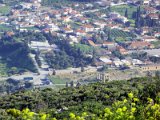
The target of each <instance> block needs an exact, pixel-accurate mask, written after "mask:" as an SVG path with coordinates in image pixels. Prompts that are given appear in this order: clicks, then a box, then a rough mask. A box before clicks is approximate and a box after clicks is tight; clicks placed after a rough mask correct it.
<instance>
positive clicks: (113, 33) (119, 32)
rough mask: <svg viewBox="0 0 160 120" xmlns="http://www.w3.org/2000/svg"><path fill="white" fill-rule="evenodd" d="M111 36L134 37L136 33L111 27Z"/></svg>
mask: <svg viewBox="0 0 160 120" xmlns="http://www.w3.org/2000/svg"><path fill="white" fill-rule="evenodd" d="M111 37H113V38H117V37H122V38H127V37H131V38H134V37H136V35H134V34H132V33H130V32H124V31H122V30H118V29H113V30H111Z"/></svg>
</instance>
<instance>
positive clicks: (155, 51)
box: [129, 48, 160, 56]
mask: <svg viewBox="0 0 160 120" xmlns="http://www.w3.org/2000/svg"><path fill="white" fill-rule="evenodd" d="M134 52H147V53H148V54H149V55H159V56H160V48H159V49H146V50H130V51H129V53H134Z"/></svg>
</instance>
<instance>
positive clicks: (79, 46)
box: [75, 43, 93, 53]
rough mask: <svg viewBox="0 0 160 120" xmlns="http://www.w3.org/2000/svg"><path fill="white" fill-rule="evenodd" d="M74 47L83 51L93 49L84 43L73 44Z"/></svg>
mask: <svg viewBox="0 0 160 120" xmlns="http://www.w3.org/2000/svg"><path fill="white" fill-rule="evenodd" d="M75 47H76V48H79V49H80V50H81V51H83V52H84V53H92V51H93V47H91V46H89V45H84V44H80V43H78V44H75Z"/></svg>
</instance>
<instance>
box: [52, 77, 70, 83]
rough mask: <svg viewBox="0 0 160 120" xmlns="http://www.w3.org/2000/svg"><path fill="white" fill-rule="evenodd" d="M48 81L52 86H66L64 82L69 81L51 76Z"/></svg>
mask: <svg viewBox="0 0 160 120" xmlns="http://www.w3.org/2000/svg"><path fill="white" fill-rule="evenodd" d="M50 80H51V81H52V83H53V84H66V82H70V80H69V79H63V78H61V77H59V76H51V77H50Z"/></svg>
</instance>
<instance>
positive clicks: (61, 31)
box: [0, 0, 160, 67]
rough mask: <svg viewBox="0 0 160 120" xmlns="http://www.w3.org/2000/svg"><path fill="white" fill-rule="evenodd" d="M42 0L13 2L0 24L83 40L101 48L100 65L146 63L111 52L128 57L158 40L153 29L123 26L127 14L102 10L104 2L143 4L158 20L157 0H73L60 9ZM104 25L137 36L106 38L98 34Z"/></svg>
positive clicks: (41, 45) (147, 15)
mask: <svg viewBox="0 0 160 120" xmlns="http://www.w3.org/2000/svg"><path fill="white" fill-rule="evenodd" d="M41 2H42V1H41V0H25V2H22V3H21V4H19V5H15V6H14V7H13V8H12V9H11V11H10V13H9V15H7V16H3V15H1V16H0V24H5V25H9V26H12V27H13V28H14V29H15V30H19V31H20V32H23V31H33V32H45V33H51V34H52V35H56V36H58V37H64V38H66V39H67V40H68V42H70V43H71V44H73V43H81V41H83V40H85V43H86V44H88V45H89V46H92V47H101V48H103V49H104V50H105V52H104V54H103V55H102V56H100V57H99V58H98V62H97V63H99V62H103V64H107V65H109V66H113V65H114V66H115V67H119V66H121V65H127V66H129V65H140V64H146V63H144V61H141V60H138V59H132V58H131V59H127V58H126V57H125V58H123V59H120V58H118V57H115V56H114V55H113V54H112V53H113V51H116V52H117V51H118V53H119V54H121V55H122V56H127V55H128V54H130V53H131V52H130V51H132V50H143V49H154V48H155V46H154V44H152V42H157V41H159V39H158V37H160V32H155V31H153V30H152V29H151V28H150V27H149V26H145V27H141V28H139V29H137V28H135V27H133V26H126V23H128V22H130V20H129V19H128V18H127V17H125V16H123V15H121V14H120V13H118V12H115V11H110V12H109V14H107V13H105V12H102V11H101V10H105V7H106V6H107V5H108V7H109V5H110V6H111V7H112V6H118V5H127V4H129V5H134V6H139V5H143V9H144V13H143V14H142V15H143V17H144V18H148V19H152V20H159V19H160V13H159V9H157V6H158V5H160V2H159V0H143V3H140V2H141V1H140V0H126V1H125V2H123V1H122V0H119V2H117V3H114V2H113V1H112V0H109V1H107V2H106V1H105V0H102V1H100V2H96V3H90V4H80V3H73V6H74V7H70V6H61V8H56V7H53V8H51V7H43V6H42V5H41ZM95 4H96V5H97V4H99V5H101V6H103V5H105V7H102V8H99V9H98V8H96V10H94V7H95V6H94V5H95ZM108 7H106V9H107V8H108ZM89 8H90V9H89ZM93 11H94V12H93ZM87 13H94V15H95V16H96V17H95V18H94V16H92V17H91V16H88V14H87ZM96 18H98V19H96ZM159 24H160V23H159ZM106 28H109V29H110V30H115V29H116V30H120V31H123V32H127V33H133V34H135V36H136V37H135V38H131V40H130V41H126V42H124V43H123V44H120V43H119V42H117V41H115V40H113V41H108V36H105V37H101V36H102V34H106V33H105V32H104V30H105V29H106ZM94 35H95V36H96V38H98V37H101V39H103V40H102V42H101V43H96V42H95V41H94V40H93V36H94ZM31 48H34V49H38V48H41V49H46V48H48V49H52V46H50V45H49V44H48V42H44V43H43V42H42V43H41V42H34V41H32V42H31ZM148 63H150V62H148Z"/></svg>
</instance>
